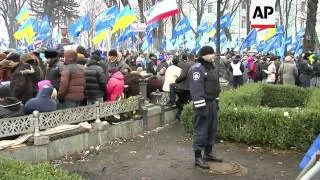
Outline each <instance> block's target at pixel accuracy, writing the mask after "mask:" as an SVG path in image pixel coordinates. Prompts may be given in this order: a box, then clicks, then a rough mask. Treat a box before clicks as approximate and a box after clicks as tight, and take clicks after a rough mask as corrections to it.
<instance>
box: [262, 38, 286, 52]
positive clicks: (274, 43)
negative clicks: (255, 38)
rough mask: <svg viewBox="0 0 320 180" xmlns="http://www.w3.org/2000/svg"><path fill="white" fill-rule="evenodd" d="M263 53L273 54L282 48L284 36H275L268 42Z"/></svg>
mask: <svg viewBox="0 0 320 180" xmlns="http://www.w3.org/2000/svg"><path fill="white" fill-rule="evenodd" d="M266 43H267V44H266V46H265V48H264V49H263V52H271V51H272V50H274V49H277V48H280V47H281V43H282V36H275V37H273V38H271V39H270V40H268V41H267V42H266Z"/></svg>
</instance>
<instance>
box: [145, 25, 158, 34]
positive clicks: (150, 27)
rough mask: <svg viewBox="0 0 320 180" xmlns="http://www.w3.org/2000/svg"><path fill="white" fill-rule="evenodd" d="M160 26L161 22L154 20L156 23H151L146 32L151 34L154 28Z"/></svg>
mask: <svg viewBox="0 0 320 180" xmlns="http://www.w3.org/2000/svg"><path fill="white" fill-rule="evenodd" d="M158 27H159V23H157V22H154V23H152V24H150V25H149V26H147V28H146V33H147V34H149V33H151V31H152V30H154V29H157V28H158Z"/></svg>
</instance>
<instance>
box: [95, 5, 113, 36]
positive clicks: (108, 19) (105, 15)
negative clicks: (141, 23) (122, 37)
mask: <svg viewBox="0 0 320 180" xmlns="http://www.w3.org/2000/svg"><path fill="white" fill-rule="evenodd" d="M118 14H119V9H118V6H117V5H114V6H112V7H110V8H108V9H106V10H105V11H103V12H102V14H101V15H100V17H99V19H98V20H97V23H96V32H99V31H102V30H104V29H107V28H112V27H113V25H114V23H115V21H116V19H117V15H118Z"/></svg>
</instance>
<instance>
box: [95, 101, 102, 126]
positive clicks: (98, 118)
mask: <svg viewBox="0 0 320 180" xmlns="http://www.w3.org/2000/svg"><path fill="white" fill-rule="evenodd" d="M95 105H96V113H97V114H96V121H95V123H101V119H100V102H99V101H96V102H95Z"/></svg>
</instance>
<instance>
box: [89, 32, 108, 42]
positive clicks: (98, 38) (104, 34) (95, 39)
mask: <svg viewBox="0 0 320 180" xmlns="http://www.w3.org/2000/svg"><path fill="white" fill-rule="evenodd" d="M107 36H108V30H106V29H105V30H102V31H100V32H98V33H97V34H96V36H95V37H93V39H92V42H93V44H94V45H97V44H98V43H99V42H101V41H102V40H104V39H105V38H106V37H107Z"/></svg>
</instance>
